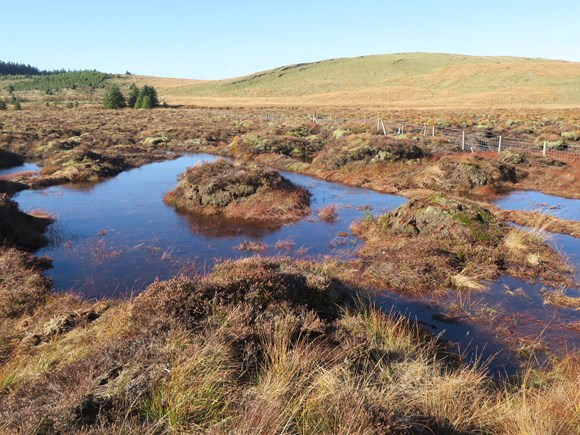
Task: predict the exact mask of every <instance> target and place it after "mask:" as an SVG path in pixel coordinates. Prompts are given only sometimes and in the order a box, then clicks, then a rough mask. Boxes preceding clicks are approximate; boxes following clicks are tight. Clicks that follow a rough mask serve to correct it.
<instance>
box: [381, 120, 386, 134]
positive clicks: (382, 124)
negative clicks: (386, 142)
mask: <svg viewBox="0 0 580 435" xmlns="http://www.w3.org/2000/svg"><path fill="white" fill-rule="evenodd" d="M381 126H382V127H383V135H384V136H386V135H387V129H386V128H385V123H384V122H383V120H382V119H381Z"/></svg>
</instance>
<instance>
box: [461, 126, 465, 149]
mask: <svg viewBox="0 0 580 435" xmlns="http://www.w3.org/2000/svg"><path fill="white" fill-rule="evenodd" d="M461 150H462V151H465V130H463V131H462V132H461Z"/></svg>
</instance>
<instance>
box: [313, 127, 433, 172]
mask: <svg viewBox="0 0 580 435" xmlns="http://www.w3.org/2000/svg"><path fill="white" fill-rule="evenodd" d="M429 155H430V153H429V151H427V150H425V149H423V148H420V147H418V146H417V145H416V144H415V143H414V142H413V141H411V140H409V139H395V138H392V137H389V136H382V135H380V136H378V135H370V134H368V133H367V134H358V135H357V134H351V135H345V136H341V137H340V138H339V139H338V140H336V142H335V143H332V146H328V147H326V148H325V149H324V150H323V151H322V152H320V153H319V154H318V155H317V157H316V158H315V159H314V161H313V165H314V166H315V167H320V168H323V169H334V170H336V169H340V168H342V167H344V166H352V165H367V164H369V163H381V162H391V161H400V160H418V159H423V158H425V157H428V156H429Z"/></svg>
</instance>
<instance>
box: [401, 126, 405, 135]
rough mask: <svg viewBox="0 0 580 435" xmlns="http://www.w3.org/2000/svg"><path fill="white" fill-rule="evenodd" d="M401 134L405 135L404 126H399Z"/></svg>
mask: <svg viewBox="0 0 580 435" xmlns="http://www.w3.org/2000/svg"><path fill="white" fill-rule="evenodd" d="M401 134H405V124H401Z"/></svg>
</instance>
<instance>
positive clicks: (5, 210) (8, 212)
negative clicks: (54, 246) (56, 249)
mask: <svg viewBox="0 0 580 435" xmlns="http://www.w3.org/2000/svg"><path fill="white" fill-rule="evenodd" d="M51 222H52V220H51V219H48V218H40V217H35V216H31V215H28V214H26V213H23V212H21V211H20V210H19V209H18V204H16V203H15V202H14V201H12V200H11V199H10V198H9V197H8V195H7V194H5V193H0V241H2V242H3V243H6V244H9V245H16V246H20V247H23V248H26V249H30V250H33V249H38V248H40V247H42V246H44V245H46V243H47V242H48V241H47V239H46V237H45V236H44V235H43V234H42V233H43V231H44V229H45V228H46V227H47V226H48V224H50V223H51Z"/></svg>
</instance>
